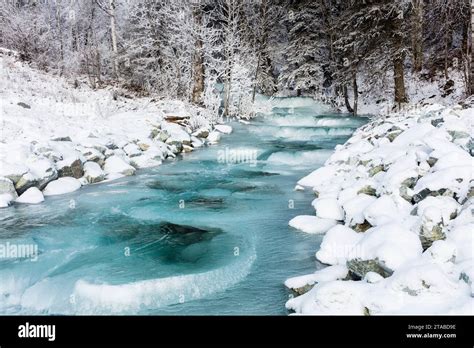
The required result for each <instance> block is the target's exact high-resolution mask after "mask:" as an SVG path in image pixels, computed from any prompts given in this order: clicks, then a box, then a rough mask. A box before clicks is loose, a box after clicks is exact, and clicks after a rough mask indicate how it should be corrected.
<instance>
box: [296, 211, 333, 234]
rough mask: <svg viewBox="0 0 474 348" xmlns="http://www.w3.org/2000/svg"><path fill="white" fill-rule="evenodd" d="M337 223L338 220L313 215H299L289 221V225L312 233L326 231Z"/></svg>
mask: <svg viewBox="0 0 474 348" xmlns="http://www.w3.org/2000/svg"><path fill="white" fill-rule="evenodd" d="M336 224H337V221H336V220H332V219H321V218H318V217H316V216H312V215H299V216H296V217H294V218H293V219H291V221H290V222H289V226H291V227H293V228H296V229H297V230H300V231H303V232H306V233H310V234H321V233H325V232H326V231H327V230H329V229H330V228H331V227H333V226H334V225H336Z"/></svg>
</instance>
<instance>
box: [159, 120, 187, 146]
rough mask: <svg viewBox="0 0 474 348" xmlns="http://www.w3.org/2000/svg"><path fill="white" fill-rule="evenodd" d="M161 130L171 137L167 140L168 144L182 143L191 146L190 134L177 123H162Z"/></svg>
mask: <svg viewBox="0 0 474 348" xmlns="http://www.w3.org/2000/svg"><path fill="white" fill-rule="evenodd" d="M161 130H162V131H164V132H166V133H167V134H168V135H169V138H168V139H166V143H167V144H172V143H173V142H180V143H182V144H186V145H189V144H191V136H190V135H189V133H188V132H186V131H185V130H184V128H183V127H181V126H180V125H178V124H176V123H169V122H162V123H161Z"/></svg>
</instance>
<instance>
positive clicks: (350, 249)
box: [316, 225, 363, 265]
mask: <svg viewBox="0 0 474 348" xmlns="http://www.w3.org/2000/svg"><path fill="white" fill-rule="evenodd" d="M362 238H363V234H362V233H357V232H355V231H354V230H353V229H351V228H349V227H347V226H342V225H337V226H334V227H333V228H331V229H330V230H329V231H327V233H326V235H325V236H324V238H323V241H322V243H321V247H320V249H319V250H318V252H317V253H316V258H317V259H318V260H319V261H321V262H322V263H325V264H328V265H345V264H346V262H347V260H348V259H350V258H355V257H358V256H360V255H362V251H361V250H357V249H354V246H355V245H356V244H357V243H358V242H359V241H360V240H361V239H362Z"/></svg>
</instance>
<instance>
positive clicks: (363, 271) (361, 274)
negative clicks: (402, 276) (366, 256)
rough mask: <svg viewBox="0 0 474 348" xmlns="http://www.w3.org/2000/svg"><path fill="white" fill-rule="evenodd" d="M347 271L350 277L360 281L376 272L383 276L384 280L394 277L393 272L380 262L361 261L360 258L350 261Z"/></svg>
mask: <svg viewBox="0 0 474 348" xmlns="http://www.w3.org/2000/svg"><path fill="white" fill-rule="evenodd" d="M346 266H347V269H348V270H349V275H350V276H351V277H352V278H353V279H355V280H360V279H364V278H365V276H366V275H367V273H370V272H374V273H377V274H379V275H381V276H382V277H384V278H387V277H389V276H390V275H392V273H393V271H392V270H390V269H388V268H387V267H385V265H384V264H383V263H381V262H379V260H377V259H375V260H361V259H359V258H356V259H352V260H348V261H347V264H346Z"/></svg>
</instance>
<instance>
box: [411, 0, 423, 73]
mask: <svg viewBox="0 0 474 348" xmlns="http://www.w3.org/2000/svg"><path fill="white" fill-rule="evenodd" d="M413 9H414V16H413V71H414V72H420V71H421V69H422V68H423V0H413Z"/></svg>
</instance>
